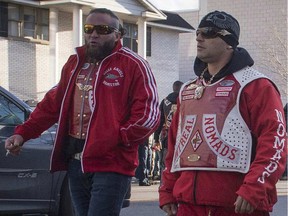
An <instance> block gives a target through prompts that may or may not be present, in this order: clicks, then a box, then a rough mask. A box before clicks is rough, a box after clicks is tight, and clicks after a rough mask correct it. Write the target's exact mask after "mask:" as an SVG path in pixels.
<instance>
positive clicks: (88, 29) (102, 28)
mask: <svg viewBox="0 0 288 216" xmlns="http://www.w3.org/2000/svg"><path fill="white" fill-rule="evenodd" d="M94 30H96V32H97V34H99V35H108V34H111V33H112V32H118V31H119V30H118V29H117V28H114V27H111V26H108V25H90V24H86V25H84V32H85V33H86V34H92V33H93V31H94Z"/></svg>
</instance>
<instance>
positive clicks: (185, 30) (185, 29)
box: [147, 22, 195, 33]
mask: <svg viewBox="0 0 288 216" xmlns="http://www.w3.org/2000/svg"><path fill="white" fill-rule="evenodd" d="M147 25H150V26H156V27H160V28H166V29H172V30H176V31H180V32H187V33H193V32H195V30H193V29H187V28H181V27H176V26H170V25H163V24H159V23H153V22H147Z"/></svg>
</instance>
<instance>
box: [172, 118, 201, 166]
mask: <svg viewBox="0 0 288 216" xmlns="http://www.w3.org/2000/svg"><path fill="white" fill-rule="evenodd" d="M195 123H196V116H195V115H188V116H185V122H184V126H183V129H182V133H181V137H180V139H178V140H177V141H176V146H175V152H174V159H175V160H178V159H179V158H180V155H181V153H182V152H183V150H184V149H185V146H186V145H187V144H188V141H189V138H190V136H191V134H192V131H193V128H194V126H195Z"/></svg>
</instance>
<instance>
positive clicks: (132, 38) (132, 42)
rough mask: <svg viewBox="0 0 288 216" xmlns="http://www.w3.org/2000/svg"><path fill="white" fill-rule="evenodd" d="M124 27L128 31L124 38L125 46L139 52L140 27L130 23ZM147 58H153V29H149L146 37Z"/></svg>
mask: <svg viewBox="0 0 288 216" xmlns="http://www.w3.org/2000/svg"><path fill="white" fill-rule="evenodd" d="M123 27H124V28H125V29H126V35H124V37H123V46H126V47H128V48H130V49H131V50H133V51H134V52H137V50H138V42H137V41H138V27H137V25H134V24H130V23H123ZM146 40H147V41H146V56H151V27H147V37H146Z"/></svg>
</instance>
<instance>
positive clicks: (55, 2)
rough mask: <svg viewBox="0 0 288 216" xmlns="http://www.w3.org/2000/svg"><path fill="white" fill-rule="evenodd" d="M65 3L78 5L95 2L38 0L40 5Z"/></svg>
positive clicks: (86, 0) (93, 3) (84, 0)
mask: <svg viewBox="0 0 288 216" xmlns="http://www.w3.org/2000/svg"><path fill="white" fill-rule="evenodd" d="M65 3H74V4H80V5H87V6H94V5H95V2H93V1H89V0H57V1H40V5H57V4H65Z"/></svg>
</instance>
